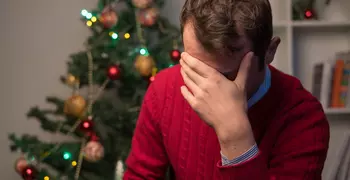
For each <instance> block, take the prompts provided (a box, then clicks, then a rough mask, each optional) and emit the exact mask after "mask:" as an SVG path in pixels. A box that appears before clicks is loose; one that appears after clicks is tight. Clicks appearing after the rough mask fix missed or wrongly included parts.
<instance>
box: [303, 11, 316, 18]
mask: <svg viewBox="0 0 350 180" xmlns="http://www.w3.org/2000/svg"><path fill="white" fill-rule="evenodd" d="M304 18H305V19H314V18H315V11H314V10H313V9H306V10H305V12H304Z"/></svg>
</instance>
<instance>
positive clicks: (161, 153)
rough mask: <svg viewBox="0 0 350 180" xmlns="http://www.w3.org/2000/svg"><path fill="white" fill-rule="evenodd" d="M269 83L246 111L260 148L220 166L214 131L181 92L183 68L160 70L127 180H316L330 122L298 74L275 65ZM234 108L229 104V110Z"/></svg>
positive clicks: (148, 96)
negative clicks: (166, 179)
mask: <svg viewBox="0 0 350 180" xmlns="http://www.w3.org/2000/svg"><path fill="white" fill-rule="evenodd" d="M270 69H271V87H270V89H269V91H268V92H267V94H266V95H265V96H264V97H263V98H262V99H261V100H260V101H258V102H257V103H256V104H254V105H253V106H252V107H251V108H250V109H249V111H248V117H249V120H250V123H251V126H252V129H253V132H254V136H255V140H256V142H257V144H258V146H259V150H260V151H259V154H258V155H257V156H255V157H254V158H252V159H250V160H248V161H246V162H243V163H240V164H237V165H232V166H222V162H221V154H220V145H219V142H218V139H217V136H216V134H215V131H214V130H213V129H212V128H211V127H209V126H208V125H206V124H205V123H204V122H203V121H202V120H201V119H200V118H199V117H198V115H197V114H196V113H195V112H194V111H193V110H192V109H191V107H190V106H189V104H188V103H187V102H186V101H185V100H184V98H183V97H182V95H181V92H180V86H181V85H183V84H184V82H183V80H182V78H181V75H180V67H179V66H178V65H177V66H174V67H172V68H169V69H166V70H164V71H162V72H161V73H159V74H158V75H157V76H156V78H155V81H154V82H153V83H152V84H151V85H150V87H149V89H148V91H147V93H146V95H145V97H144V101H143V105H142V109H141V112H140V115H139V119H138V122H137V126H136V129H135V132H134V137H133V140H132V150H131V152H130V155H129V157H128V159H127V162H126V163H127V170H126V172H125V174H124V180H141V179H142V180H155V179H157V180H158V179H164V177H165V173H166V171H167V169H168V167H172V168H171V169H172V171H173V173H172V174H174V177H172V178H173V179H177V180H250V179H252V180H255V179H259V180H280V179H281V180H320V179H321V172H322V169H323V165H324V161H325V158H326V154H327V149H328V142H329V125H328V122H327V119H326V117H325V114H324V112H323V110H322V106H321V105H320V103H319V102H318V101H317V100H316V99H315V98H314V97H313V96H312V95H311V94H310V93H309V92H307V91H306V90H305V89H304V88H303V87H302V85H301V83H300V82H299V80H297V79H296V78H294V77H292V76H289V75H286V74H284V73H282V72H280V71H278V70H276V69H275V68H273V67H272V66H270ZM233 111H234V109H233Z"/></svg>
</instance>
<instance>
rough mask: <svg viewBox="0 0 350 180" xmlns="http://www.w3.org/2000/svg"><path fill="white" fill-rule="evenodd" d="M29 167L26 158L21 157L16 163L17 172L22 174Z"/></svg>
mask: <svg viewBox="0 0 350 180" xmlns="http://www.w3.org/2000/svg"><path fill="white" fill-rule="evenodd" d="M27 166H28V162H27V160H26V159H25V158H24V157H20V158H18V159H17V160H16V162H15V170H16V172H17V173H19V174H21V173H22V172H23V170H24V169H25V168H26V167H27Z"/></svg>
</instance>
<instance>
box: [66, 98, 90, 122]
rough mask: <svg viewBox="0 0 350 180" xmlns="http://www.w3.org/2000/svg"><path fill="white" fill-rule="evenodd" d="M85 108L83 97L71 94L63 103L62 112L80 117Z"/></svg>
mask: <svg viewBox="0 0 350 180" xmlns="http://www.w3.org/2000/svg"><path fill="white" fill-rule="evenodd" d="M85 108H86V101H85V99H84V98H83V97H82V96H80V95H73V96H71V97H70V98H69V99H67V100H66V102H65V104H64V113H66V114H68V115H73V116H76V117H81V116H82V115H84V111H85Z"/></svg>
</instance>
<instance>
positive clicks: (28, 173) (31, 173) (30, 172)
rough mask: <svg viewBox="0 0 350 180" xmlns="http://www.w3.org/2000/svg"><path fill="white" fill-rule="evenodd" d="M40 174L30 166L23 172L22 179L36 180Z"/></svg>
mask: <svg viewBox="0 0 350 180" xmlns="http://www.w3.org/2000/svg"><path fill="white" fill-rule="evenodd" d="M37 174H38V170H37V169H36V168H35V167H34V166H30V165H28V166H27V167H25V168H24V169H23V171H22V177H23V179H24V180H35V179H36V176H37Z"/></svg>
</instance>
